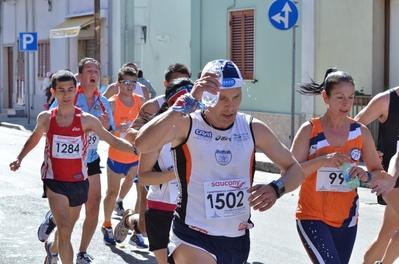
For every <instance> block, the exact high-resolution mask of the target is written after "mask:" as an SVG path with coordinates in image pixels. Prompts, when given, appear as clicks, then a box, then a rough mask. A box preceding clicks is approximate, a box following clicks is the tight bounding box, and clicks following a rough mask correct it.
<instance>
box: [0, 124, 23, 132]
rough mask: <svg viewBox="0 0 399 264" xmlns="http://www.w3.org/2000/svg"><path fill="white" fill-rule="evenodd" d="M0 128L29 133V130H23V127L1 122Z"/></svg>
mask: <svg viewBox="0 0 399 264" xmlns="http://www.w3.org/2000/svg"><path fill="white" fill-rule="evenodd" d="M0 126H3V127H8V128H13V129H17V130H23V131H29V130H27V129H25V127H23V126H20V125H16V124H12V123H7V122H1V123H0Z"/></svg>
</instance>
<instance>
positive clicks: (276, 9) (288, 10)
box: [269, 0, 298, 30]
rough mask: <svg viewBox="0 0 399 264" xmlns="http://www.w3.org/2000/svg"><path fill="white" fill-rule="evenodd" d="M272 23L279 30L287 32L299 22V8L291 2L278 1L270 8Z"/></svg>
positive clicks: (285, 0)
mask: <svg viewBox="0 0 399 264" xmlns="http://www.w3.org/2000/svg"><path fill="white" fill-rule="evenodd" d="M269 20H270V23H271V24H272V25H273V26H274V27H275V28H277V29H279V30H287V29H290V28H292V27H293V26H295V24H296V22H297V21H298V8H297V7H296V5H295V4H294V3H293V2H292V1H290V0H276V1H274V2H273V3H272V4H271V5H270V7H269Z"/></svg>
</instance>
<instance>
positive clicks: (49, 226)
mask: <svg viewBox="0 0 399 264" xmlns="http://www.w3.org/2000/svg"><path fill="white" fill-rule="evenodd" d="M55 226H56V225H55V223H54V222H53V214H52V213H51V211H50V210H49V211H48V212H47V213H46V216H45V217H44V221H43V222H42V223H41V224H40V226H39V228H38V229H37V238H38V239H39V240H40V241H41V242H44V241H46V240H47V239H48V237H49V236H50V234H51V232H53V231H54V228H55Z"/></svg>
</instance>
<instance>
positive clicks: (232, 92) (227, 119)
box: [206, 88, 242, 128]
mask: <svg viewBox="0 0 399 264" xmlns="http://www.w3.org/2000/svg"><path fill="white" fill-rule="evenodd" d="M241 100H242V91H241V88H231V89H222V90H221V91H220V95H219V101H218V103H217V104H216V105H215V107H213V108H212V107H211V108H210V109H209V112H207V113H206V116H207V119H208V120H210V121H209V122H210V123H211V124H212V126H215V127H217V128H228V127H229V126H230V125H231V124H233V122H234V120H235V118H236V115H237V112H238V108H239V107H240V104H241Z"/></svg>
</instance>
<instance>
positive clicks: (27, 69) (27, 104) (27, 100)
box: [25, 51, 30, 124]
mask: <svg viewBox="0 0 399 264" xmlns="http://www.w3.org/2000/svg"><path fill="white" fill-rule="evenodd" d="M25 55H26V63H25V65H26V74H25V78H26V79H25V93H26V108H27V109H28V110H27V111H26V112H27V114H28V124H30V92H29V90H30V89H29V76H30V73H29V68H30V67H29V51H28V52H25Z"/></svg>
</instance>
